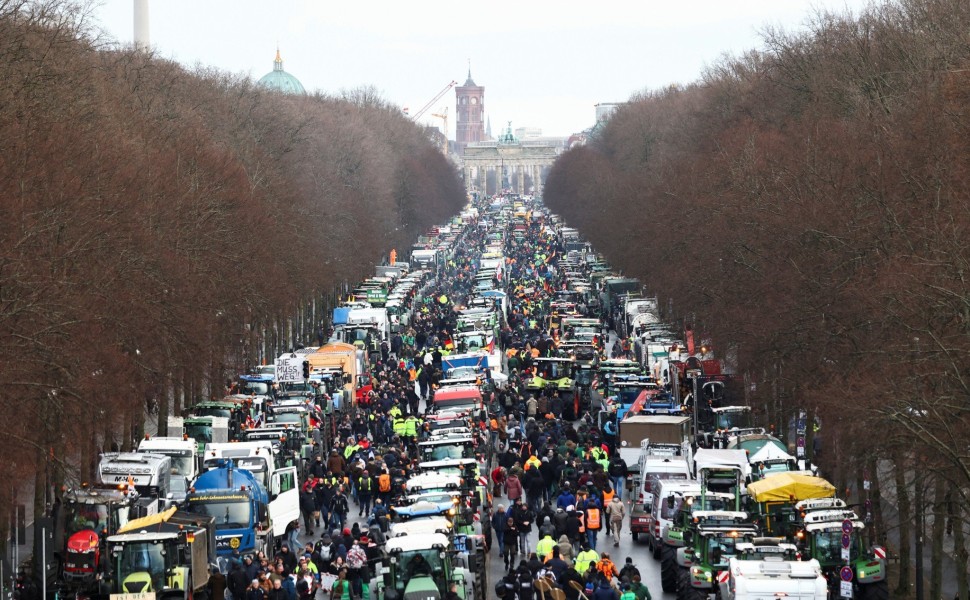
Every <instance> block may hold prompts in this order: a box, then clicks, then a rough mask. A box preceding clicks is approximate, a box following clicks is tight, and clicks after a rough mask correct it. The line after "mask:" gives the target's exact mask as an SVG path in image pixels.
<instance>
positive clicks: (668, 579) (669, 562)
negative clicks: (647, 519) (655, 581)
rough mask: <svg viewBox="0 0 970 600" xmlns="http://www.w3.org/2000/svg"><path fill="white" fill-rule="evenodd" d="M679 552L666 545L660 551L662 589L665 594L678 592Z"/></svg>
mask: <svg viewBox="0 0 970 600" xmlns="http://www.w3.org/2000/svg"><path fill="white" fill-rule="evenodd" d="M677 569H678V567H677V552H676V550H675V549H674V548H673V547H671V546H668V545H666V544H664V546H663V548H661V550H660V587H661V588H662V589H663V591H664V592H667V593H672V592H676V591H677V576H678V573H677Z"/></svg>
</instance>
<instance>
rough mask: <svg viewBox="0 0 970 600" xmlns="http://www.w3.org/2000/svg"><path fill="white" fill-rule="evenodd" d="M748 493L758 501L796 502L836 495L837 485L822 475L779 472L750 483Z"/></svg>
mask: <svg viewBox="0 0 970 600" xmlns="http://www.w3.org/2000/svg"><path fill="white" fill-rule="evenodd" d="M748 495H749V496H751V497H752V498H754V499H755V501H756V502H791V500H792V498H794V499H795V502H800V501H802V500H811V499H813V498H831V497H833V496H835V486H834V485H832V484H831V483H829V482H828V481H826V480H824V479H822V478H821V477H813V476H811V475H802V474H800V473H778V474H777V475H770V476H768V477H767V478H765V479H762V480H761V481H755V482H754V483H751V484H748Z"/></svg>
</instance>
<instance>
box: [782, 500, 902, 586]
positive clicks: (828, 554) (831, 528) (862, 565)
mask: <svg viewBox="0 0 970 600" xmlns="http://www.w3.org/2000/svg"><path fill="white" fill-rule="evenodd" d="M795 507H796V509H797V510H798V511H799V516H800V518H801V523H802V525H803V526H804V530H802V531H799V532H798V533H797V534H796V536H797V543H798V545H799V548H801V550H802V554H803V555H804V556H807V557H808V558H814V559H816V560H818V562H819V564H820V565H821V567H822V572H823V573H824V574H825V576H826V578H827V579H828V581H829V585H830V586H834V587H832V588H830V589H832V590H834V591H835V593H836V594H837V593H838V581H839V571H840V570H841V569H842V567H843V566H845V565H846V564H848V566H850V567H851V568H852V575H853V577H852V586H853V589H852V594H853V598H856V599H857V600H888V598H889V582H888V581H887V579H888V575H887V566H886V551H885V550H884V549H883V548H882V547H880V546H873V547H871V548H868V549H867V548H866V547H865V543H864V542H863V540H862V530H863V529H864V528H865V525H864V524H863V523H862V521H861V520H860V519H859V517H858V515H856V513H855V511H853V510H851V509H850V508H848V507H847V505H846V504H845V502H844V501H843V500H840V499H838V498H821V499H817V500H805V501H804V502H799V503H798V504H796V505H795ZM844 536H845V537H848V542H849V560H848V561H846V560H844V558H843V556H842V548H843V545H842V544H843V537H844Z"/></svg>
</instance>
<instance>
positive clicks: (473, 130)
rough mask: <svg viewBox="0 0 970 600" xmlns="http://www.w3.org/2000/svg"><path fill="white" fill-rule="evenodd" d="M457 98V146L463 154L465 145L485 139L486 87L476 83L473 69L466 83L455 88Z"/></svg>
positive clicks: (469, 72) (459, 153)
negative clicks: (473, 77)
mask: <svg viewBox="0 0 970 600" xmlns="http://www.w3.org/2000/svg"><path fill="white" fill-rule="evenodd" d="M455 100H456V103H457V106H458V110H457V111H456V112H457V113H458V120H457V122H456V125H455V146H456V147H457V148H456V149H457V151H458V155H459V156H461V154H462V153H464V151H465V146H467V145H468V144H474V143H477V142H481V141H484V140H485V88H484V87H483V86H480V85H475V81H474V80H473V79H472V70H471V69H468V79H466V80H465V84H464V85H460V86H458V87H456V88H455Z"/></svg>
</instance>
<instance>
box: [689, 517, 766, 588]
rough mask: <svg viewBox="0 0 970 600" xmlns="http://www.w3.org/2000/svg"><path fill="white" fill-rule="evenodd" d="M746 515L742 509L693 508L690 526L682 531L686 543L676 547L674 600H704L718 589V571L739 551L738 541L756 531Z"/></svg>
mask: <svg viewBox="0 0 970 600" xmlns="http://www.w3.org/2000/svg"><path fill="white" fill-rule="evenodd" d="M747 519H748V513H746V512H742V511H708V510H701V511H694V514H693V518H692V521H693V527H692V528H691V529H688V530H687V531H686V532H685V541H686V542H687V543H688V544H689V545H688V546H687V547H684V548H680V549H679V550H677V565H678V566H679V567H680V572H679V576H678V578H677V600H707V596H708V594H713V593H716V592H717V589H718V577H717V576H718V573H720V572H721V571H724V570H725V569H727V566H728V560H729V559H730V558H731V557H732V556H735V555H737V554H738V548H737V544H738V543H744V542H752V541H753V540H754V539H755V537H756V536H757V535H758V528H757V527H756V526H755V525H753V524H750V523H745V521H747Z"/></svg>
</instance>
